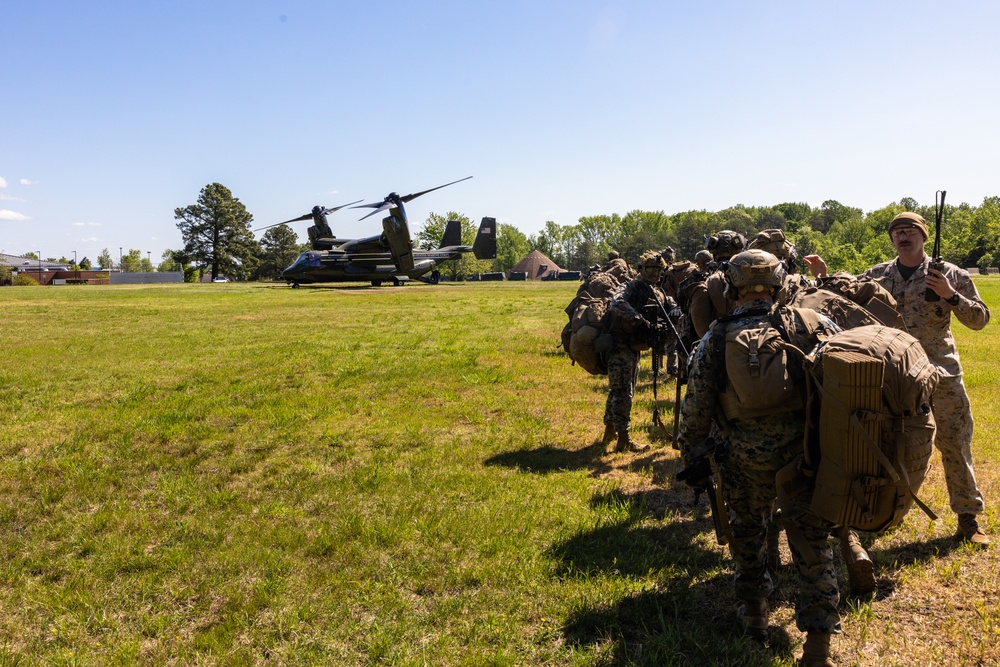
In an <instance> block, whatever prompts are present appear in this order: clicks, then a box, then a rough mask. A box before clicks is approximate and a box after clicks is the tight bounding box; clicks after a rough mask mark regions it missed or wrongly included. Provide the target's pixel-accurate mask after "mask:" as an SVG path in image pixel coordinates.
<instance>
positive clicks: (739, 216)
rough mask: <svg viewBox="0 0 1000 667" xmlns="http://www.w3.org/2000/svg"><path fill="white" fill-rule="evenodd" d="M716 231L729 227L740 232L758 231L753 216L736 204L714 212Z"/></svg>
mask: <svg viewBox="0 0 1000 667" xmlns="http://www.w3.org/2000/svg"><path fill="white" fill-rule="evenodd" d="M712 217H713V219H714V221H715V226H716V229H715V231H716V232H721V231H722V230H724V229H728V230H730V231H733V232H739V233H740V234H751V233H752V232H753V231H756V229H757V228H756V226H755V225H754V221H753V218H752V217H750V214H749V213H747V212H746V210H744V209H743V208H742V207H740V206H734V207H732V208H727V209H724V210H722V211H718V212H717V213H715V214H713V216H712Z"/></svg>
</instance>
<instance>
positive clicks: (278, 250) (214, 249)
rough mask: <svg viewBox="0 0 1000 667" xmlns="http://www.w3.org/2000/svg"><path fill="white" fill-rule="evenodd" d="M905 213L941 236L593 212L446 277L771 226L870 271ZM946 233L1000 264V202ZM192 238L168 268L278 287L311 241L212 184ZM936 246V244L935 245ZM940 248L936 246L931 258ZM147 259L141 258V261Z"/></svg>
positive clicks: (883, 217)
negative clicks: (261, 218) (263, 219)
mask: <svg viewBox="0 0 1000 667" xmlns="http://www.w3.org/2000/svg"><path fill="white" fill-rule="evenodd" d="M903 211H914V212H917V213H919V214H921V215H922V216H924V218H925V219H926V220H927V221H928V226H929V227H930V229H931V233H932V234H933V233H934V220H935V207H934V205H933V204H930V205H922V204H920V203H918V202H917V201H916V200H915V199H912V198H909V197H904V198H903V199H900V200H899V201H898V202H896V203H891V204H888V205H886V206H884V207H882V208H880V209H877V210H875V211H870V212H868V213H864V212H863V211H862V210H861V209H860V208H856V207H852V206H845V205H843V204H841V203H840V202H838V201H835V200H828V201H825V202H823V204H822V205H821V206H820V207H818V208H813V207H811V206H810V205H809V204H806V203H801V202H786V203H782V204H777V205H775V206H743V205H737V206H733V207H730V208H727V209H724V210H721V211H714V212H710V211H706V210H697V211H685V212H681V213H674V214H671V215H668V214H666V213H664V212H663V211H640V210H635V211H630V212H628V213H626V214H625V215H619V214H617V213H613V214H610V215H593V216H585V217H583V218H580V220H579V222H578V223H577V224H575V225H558V224H556V223H554V222H552V221H548V222H546V223H545V227H544V228H543V229H542V230H541V231H540V232H538V233H537V234H531V235H526V234H524V233H523V232H521V231H520V230H519V229H518V228H517V227H516V226H514V225H511V224H504V223H501V224H498V225H497V258H496V259H495V260H493V261H478V260H476V259H475V258H473V257H471V256H466V257H463V258H462V259H461V260H457V261H454V262H450V263H448V264H446V265H445V266H443V267H442V273H444V274H445V275H449V276H450V277H451V278H452V279H462V278H464V277H466V276H468V275H471V274H474V273H482V272H486V271H504V272H506V271H509V270H511V269H512V268H513V267H514V266H515V265H516V264H517V263H518V262H519V261H521V259H523V258H524V257H525V256H526V255H527V254H529V253H530V252H531V251H533V250H538V251H540V252H541V253H543V254H544V255H546V256H547V257H548V258H549V259H551V260H552V261H553V262H555V263H556V264H558V265H559V266H560V267H561V268H563V269H567V270H584V269H586V268H588V267H590V266H592V265H594V264H601V263H603V262H604V261H605V260H606V259H607V255H608V252H609V251H611V250H617V251H618V252H620V253H621V254H622V256H623V257H624V258H626V259H627V260H629V261H630V262H631V263H635V262H636V261H637V260H638V258H639V255H640V254H641V253H642V252H643V251H645V250H648V249H650V248H655V249H662V248H665V247H667V246H670V247H672V248H674V250H675V251H676V253H677V258H678V259H692V258H693V257H694V255H695V253H696V252H697V251H698V250H701V249H702V248H703V247H704V242H705V238H707V237H708V236H711V235H712V234H714V233H716V232H718V231H721V230H723V229H729V230H733V231H737V232H740V233H743V234H744V235H746V236H747V237H748V240H749V239H750V238H752V237H753V236H754V235H755V234H756V233H757V232H758V231H761V230H764V229H781V230H783V231H784V232H785V236H786V237H787V238H788V239H789V240H790V241H791V242H792V243H794V244H795V246H796V249H797V252H798V254H799V255H800V256H802V255H807V254H819V255H822V256H823V257H824V259H826V261H827V263H828V264H829V266H830V269H831V270H832V271H839V270H845V271H849V272H851V273H854V274H857V273H861V272H862V271H864V270H865V269H867V268H869V267H870V266H873V265H874V264H878V263H880V262H884V261H888V260H890V259H892V258H893V257H895V254H896V253H895V250H894V249H893V247H892V243H891V242H890V240H889V235H888V233H887V230H888V227H889V223H890V222H891V220H892V219H893V218H894V217H895V216H896V215H897V214H898V213H901V212H903ZM944 213H945V214H944V220H943V224H942V228H941V255H942V257H944V259H945V260H947V261H949V262H953V263H955V264H957V265H959V266H962V267H975V266H978V267H980V268H981V269H985V268H986V267H991V266H997V265H998V264H1000V197H987V198H985V199H984V200H983V202H982V203H981V204H980V205H978V206H973V205H970V204H967V203H962V204H959V205H957V206H955V205H947V206H946V207H945V209H944ZM174 215H175V219H177V220H178V223H177V226H178V228H179V229H180V232H181V236H182V238H183V241H184V247H183V248H182V249H179V250H168V251H167V252H166V253H164V262H165V263H166V262H177V263H179V264H182V265H184V266H185V267H188V269H187V270H189V271H196V270H200V271H207V272H211V274H212V277H213V278H215V277H217V276H220V275H224V276H226V277H229V278H234V279H236V280H271V279H276V278H279V277H280V273H281V271H282V269H284V268H285V267H287V266H289V265H290V264H291V263H292V262H293V261H294V260H295V258H296V257H297V256H298V254H299V253H300V252H302V251H304V250H307V249H308V244H302V243H299V241H298V235H297V234H296V233H295V232H294V231H293V230H292V229H291V228H290V227H288V226H287V225H278V226H276V227H271V228H270V229H268V230H267V231H266V232H265V233H264V235H263V237H262V238H261V240H260V241H257V240H256V239H255V238H254V236H253V232H252V231H251V228H250V223H251V222H252V221H253V216H252V215H251V214H250V213H249V212H248V211H247V210H246V208H245V207H244V206H243V204H242V203H241V202H240V201H239V200H238V199H237V198H236V197H234V196H233V195H232V193H231V192H230V191H229V189H228V188H226V187H225V186H223V185H221V184H219V183H212V184H210V185H207V186H205V188H203V189H202V191H201V193H200V195H199V198H198V202H197V203H196V204H192V205H190V206H187V207H182V208H177V209H175V211H174ZM453 219H454V220H458V221H459V222H460V223H461V226H462V237H463V243H468V244H470V245H471V243H472V241H473V239H474V238H475V234H476V231H477V226H476V225H475V224H474V223H473V222H472V221H471V220H470V219H469V218H468V217H466V216H464V215H461V214H459V213H455V212H449V213H448V214H447V215H438V214H435V213H431V214H430V215H429V216H428V219H427V220H426V221H425V223H424V224H423V227H422V228H421V229H420V231H419V232H418V233H417V235H416V238H415V243H417V244H419V246H420V247H422V248H434V247H437V245H438V243H439V242H440V239H441V236H442V235H443V232H444V227H445V224H446V223H447V221H448V220H453ZM931 242H933V239H931ZM930 248H931V246H930V245H928V251H930ZM140 259H141V258H140Z"/></svg>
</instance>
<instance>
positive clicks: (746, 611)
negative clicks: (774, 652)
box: [736, 598, 769, 642]
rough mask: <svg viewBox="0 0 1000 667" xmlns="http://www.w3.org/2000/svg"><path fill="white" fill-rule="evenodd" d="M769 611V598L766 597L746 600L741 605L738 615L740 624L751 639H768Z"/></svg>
mask: <svg viewBox="0 0 1000 667" xmlns="http://www.w3.org/2000/svg"><path fill="white" fill-rule="evenodd" d="M768 611H769V610H768V608H767V600H765V599H764V598H753V599H752V600H745V601H744V602H743V604H741V605H740V608H739V609H738V610H737V612H736V615H737V616H738V617H739V619H740V625H742V626H743V632H744V633H745V634H746V635H747V636H748V637H750V639H753V640H754V641H758V642H766V641H767V619H768Z"/></svg>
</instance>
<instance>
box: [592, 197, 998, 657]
mask: <svg viewBox="0 0 1000 667" xmlns="http://www.w3.org/2000/svg"><path fill="white" fill-rule="evenodd" d="M889 233H890V237H891V238H892V241H893V245H894V246H895V247H896V249H897V252H898V257H897V259H896V260H894V261H892V262H887V263H885V264H882V265H879V266H876V267H874V268H872V269H870V270H869V271H868V272H867V273H866V274H864V275H863V276H862V279H865V280H872V281H874V282H875V283H877V284H878V285H879V286H880V288H882V289H884V290H886V291H887V292H888V293H891V294H892V296H893V297H894V298H895V299H896V301H897V302H898V304H899V305H898V306H897V308H898V310H899V314H898V315H897V319H899V316H901V319H902V320H903V321H904V322H905V328H907V329H908V330H909V332H910V333H911V335H913V336H915V337H916V338H917V339H918V340H920V341H921V344H922V346H923V347H924V348H925V349H926V352H927V354H928V357H929V358H930V360H931V361H932V362H933V363H934V364H935V366H937V367H938V368H939V370H942V371H943V375H944V376H945V377H946V381H945V382H943V383H942V385H941V388H939V389H938V391H936V392H935V394H934V403H935V408H936V409H938V410H940V409H945V410H947V411H948V414H949V415H954V416H953V417H952V419H955V418H957V419H958V422H959V426H960V428H955V429H952V428H949V429H942V430H939V431H938V437H937V438H936V439H935V445H936V446H937V447H938V448H939V449H940V450H941V452H942V460H943V462H944V471H945V478H946V482H947V486H948V491H949V496H950V498H951V506H952V509H953V511H955V512H956V513H957V514H958V526H959V528H958V536H959V537H960V538H961V539H962V540H964V541H966V542H968V543H971V544H974V545H978V546H986V545H988V544H989V542H990V541H989V538H988V537H987V536H986V535H985V533H984V531H983V530H982V529H981V527H980V526H979V524H978V522H977V521H976V516H977V515H978V514H980V513H982V512H983V511H984V503H983V499H982V494H981V493H980V492H979V489H978V487H977V485H976V481H975V476H974V473H973V469H972V456H971V439H972V428H973V421H972V414H971V409H970V407H969V406H970V404H969V400H968V396H967V394H966V392H965V387H964V385H963V384H962V380H961V365H960V363H959V361H958V352H957V350H956V349H955V344H954V339H953V337H952V336H951V331H950V320H951V314H952V313H954V314H955V315H956V317H957V318H958V319H959V321H960V322H962V324H964V325H965V326H968V327H970V328H972V329H981V328H982V327H984V326H985V325H986V323H987V322H988V321H989V309H988V308H987V307H986V304H985V303H984V302H983V301H982V299H981V298H980V297H979V294H978V292H977V291H976V288H975V285H974V284H973V283H972V281H971V279H970V278H969V276H968V273H967V272H966V271H964V270H962V269H960V268H959V267H957V266H955V265H953V264H947V263H946V264H945V267H944V268H943V269H942V270H938V269H936V268H935V267H934V266H932V265H930V258H928V257H927V256H926V254H925V253H924V251H923V243H924V242H925V241H926V240H927V238H928V233H927V226H926V222H925V221H923V219H922V218H921V217H920V216H919V215H917V214H914V213H904V214H901V215H900V216H897V218H896V219H895V220H893V222H892V224H891V225H890V228H889ZM798 261H799V260H798V258H797V257H796V255H795V248H794V246H792V244H791V243H789V242H788V241H787V240H786V238H785V236H784V234H783V232H782V231H781V230H765V231H763V232H760V233H759V234H758V235H757V236H756V237H755V238H754V239H753V241H751V242H750V243H749V244H748V243H747V240H746V238H745V237H744V236H743V235H742V234H739V233H737V232H733V231H730V230H723V231H720V232H718V233H717V234H714V235H712V236H710V237H708V238H707V239H706V243H705V250H703V251H700V252H699V253H698V254H697V256H696V257H695V261H694V262H691V261H686V260H685V261H679V262H678V261H676V257H675V254H674V251H673V249H671V248H666V249H665V250H663V251H662V252H659V253H658V252H655V251H648V252H646V253H644V254H643V255H642V257H641V259H640V267H639V275H638V277H636V278H635V279H633V280H631V281H629V282H627V283H625V284H623V285H622V286H621V287H620V289H619V292H617V293H616V294H615V296H614V298H613V299H612V302H611V303H610V305H609V310H611V311H612V312H614V313H615V314H616V318H617V319H618V321H620V322H622V323H623V324H622V325H621V326H620V330H621V333H620V338H621V343H620V344H619V343H618V342H616V344H615V348H614V350H613V351H611V352H610V353H609V354H608V385H609V393H608V400H607V405H606V409H605V415H604V423H605V432H604V436H603V442H604V444H605V445H608V444H610V442H611V441H612V440H614V439H615V438H616V436H617V444H616V447H615V449H616V451H642V450H644V449H646V448H648V445H644V444H640V443H637V442H635V441H634V440H633V439H632V438H631V436H630V430H631V429H630V413H631V406H632V397H633V395H634V391H635V383H636V380H637V378H638V369H639V357H640V354H641V351H642V350H644V349H649V348H650V347H653V346H657V345H661V346H664V347H663V348H662V349H663V351H664V352H665V353H666V356H667V358H668V362H667V370H668V372H669V373H670V374H672V375H676V376H678V381H679V383H680V382H687V384H688V388H687V392H686V394H685V396H684V400H683V402H682V403H681V405H680V406H677V407H675V412H676V413H679V415H680V424H679V432H678V437H677V444H678V445H679V448H680V449H681V452H682V455H684V457H685V461H686V462H687V463H688V464H689V465H691V464H693V463H694V461H693V458H695V457H696V456H697V454H700V453H702V452H695V451H694V450H696V449H697V448H698V446H699V445H700V444H701V443H702V442H703V441H704V440H706V438H709V436H712V438H714V439H715V440H721V441H724V444H725V446H726V450H727V451H728V452H729V455H728V457H727V458H726V459H725V460H724V462H720V464H719V465H718V468H717V470H716V472H717V475H718V477H719V478H720V482H721V486H722V492H723V496H724V499H725V505H726V506H727V507H728V513H729V528H730V533H729V535H730V539H729V548H730V553H731V555H732V557H733V560H734V563H735V585H736V595H737V598H738V599H739V601H740V605H739V608H738V616H739V618H740V620H741V622H742V625H743V627H744V629H745V631H746V633H747V634H748V635H749V636H750V637H753V638H755V639H757V640H759V641H762V642H763V641H766V639H767V628H768V615H769V609H768V604H767V597H768V595H769V594H770V592H771V590H772V587H773V580H772V574H773V573H774V572H775V571H776V568H777V567H778V566H779V565H780V552H779V549H778V536H779V533H780V528H781V519H780V517H779V516H778V515H777V514H776V512H775V511H774V506H775V497H776V490H775V483H774V476H775V473H776V471H777V470H778V469H780V468H781V467H782V466H783V465H785V464H787V463H788V462H789V461H790V460H791V458H792V457H793V456H794V455H795V453H797V452H799V451H801V444H802V433H803V430H804V424H805V415H804V412H802V411H798V412H786V413H783V414H779V415H770V416H767V417H760V418H749V419H730V420H725V423H724V424H720V420H719V419H718V415H719V413H720V409H719V402H718V401H719V392H720V388H719V385H718V379H717V374H718V369H719V366H720V360H719V359H716V358H714V356H713V353H712V347H713V346H711V345H707V344H705V340H707V338H708V336H709V335H710V329H711V327H712V325H713V322H716V321H718V320H720V318H725V327H726V328H727V330H732V329H736V330H738V329H740V328H745V327H752V326H759V320H760V317H761V314H760V313H761V312H765V311H767V310H769V309H771V308H772V306H774V305H775V304H779V309H780V308H783V307H784V304H785V303H787V302H788V301H790V300H792V299H793V298H794V296H795V295H796V294H797V293H800V292H801V291H805V290H809V289H810V288H812V289H815V285H816V283H819V284H820V285H822V283H823V281H824V280H828V279H830V277H829V276H828V275H827V270H826V264H825V262H823V260H822V258H819V257H817V256H807V257H805V258H802V261H804V263H805V264H806V265H807V266H809V268H810V269H811V271H812V273H813V274H814V276H816V278H817V281H816V282H813V281H810V280H808V279H807V278H806V277H805V276H802V275H800V274H799V273H798V272H797V270H796V269H797V266H798ZM850 278H851V279H853V277H850ZM925 288H926V289H927V290H932V291H934V292H936V293H937V294H939V295H940V300H939V301H937V302H935V303H932V302H928V301H925V300H924V290H925ZM650 313H653V314H654V315H655V316H651V315H650ZM893 314H894V315H896V314H895V313H893ZM817 317H818V318H819V321H820V322H822V327H823V328H825V329H826V332H827V333H832V332H836V331H838V330H840V327H839V326H838V325H837V324H836V323H834V322H833V321H832V320H830V319H829V318H827V317H826V316H825V315H824V314H823V313H817ZM657 318H659V319H657ZM666 320H669V321H670V322H669V323H670V324H671V326H670V327H669V331H670V333H676V335H675V336H673V337H671V336H669V335H666V336H665V335H662V334H661V335H654V334H656V333H658V332H663V330H664V327H663V326H662V325H663V323H664V322H665V321H666ZM789 321H796V320H794V317H793V318H792V319H791V320H789ZM796 322H797V324H796V326H795V328H796V331H795V332H793V333H792V334H791V335H801V336H804V335H805V329H804V328H803V327H800V326H799V325H800V324H801V322H798V321H796ZM625 330H628V331H627V332H626V331H625ZM817 340H818V339H814V340H811V341H809V340H805V339H803V340H802V341H800V342H801V343H802V344H803V345H814V344H815V343H816V342H817ZM722 367H724V362H722ZM654 370H655V368H654ZM679 387H680V384H678V398H679V395H680V394H679ZM944 431H949V432H948V433H944ZM808 499H809V495H806V496H804V497H803V498H802V500H803V501H804V502H805V503H806V505H805V506H806V507H807V505H808ZM795 514H796V517H795V518H794V519H789V518H788V517H786V518H785V519H784V521H785V524H786V525H788V523H789V522H790V521H791V522H793V523H794V529H795V530H796V531H797V532H798V534H801V535H803V536H804V537H805V539H806V541H807V542H808V544H809V545H810V546H811V547H812V550H813V553H814V555H815V557H810V558H806V557H804V556H803V554H802V553H800V551H799V549H798V548H797V547H796V545H794V544H790V545H789V547H790V550H791V552H792V558H793V562H794V564H795V567H796V570H797V574H798V579H799V596H798V600H797V602H796V625H797V627H798V628H799V630H800V631H802V632H805V633H806V643H805V646H804V648H803V656H802V659H801V660H800V662H799V663H798V664H800V665H805V666H807V667H809V666H820V667H829V666H831V665H834V663H833V660H832V657H831V653H830V638H831V636H832V635H834V634H838V633H840V631H841V627H840V616H839V612H838V610H837V606H838V604H839V599H840V597H839V589H838V584H837V579H836V572H835V570H834V566H833V550H832V548H831V547H830V544H829V537H830V536H831V534H834V535H837V536H838V537H839V538H840V548H841V551H842V553H843V555H844V559H845V563H846V564H847V569H848V575H849V581H850V586H851V593H852V595H856V596H865V595H871V594H872V593H873V592H874V590H875V576H874V566H873V564H872V561H871V558H870V557H869V555H868V553H867V552H866V551H865V549H864V548H863V547H862V545H861V542H860V540H859V538H858V536H857V534H856V533H854V532H853V531H850V530H846V529H841V528H837V527H835V526H832V525H830V524H829V523H828V522H825V521H824V520H822V519H820V518H819V517H816V516H815V515H812V514H810V513H809V512H808V511H800V512H798V511H797V512H796V513H795Z"/></svg>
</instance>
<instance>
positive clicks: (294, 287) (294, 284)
mask: <svg viewBox="0 0 1000 667" xmlns="http://www.w3.org/2000/svg"><path fill="white" fill-rule="evenodd" d="M299 287H300V285H299V284H298V283H292V289H298V288H299Z"/></svg>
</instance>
